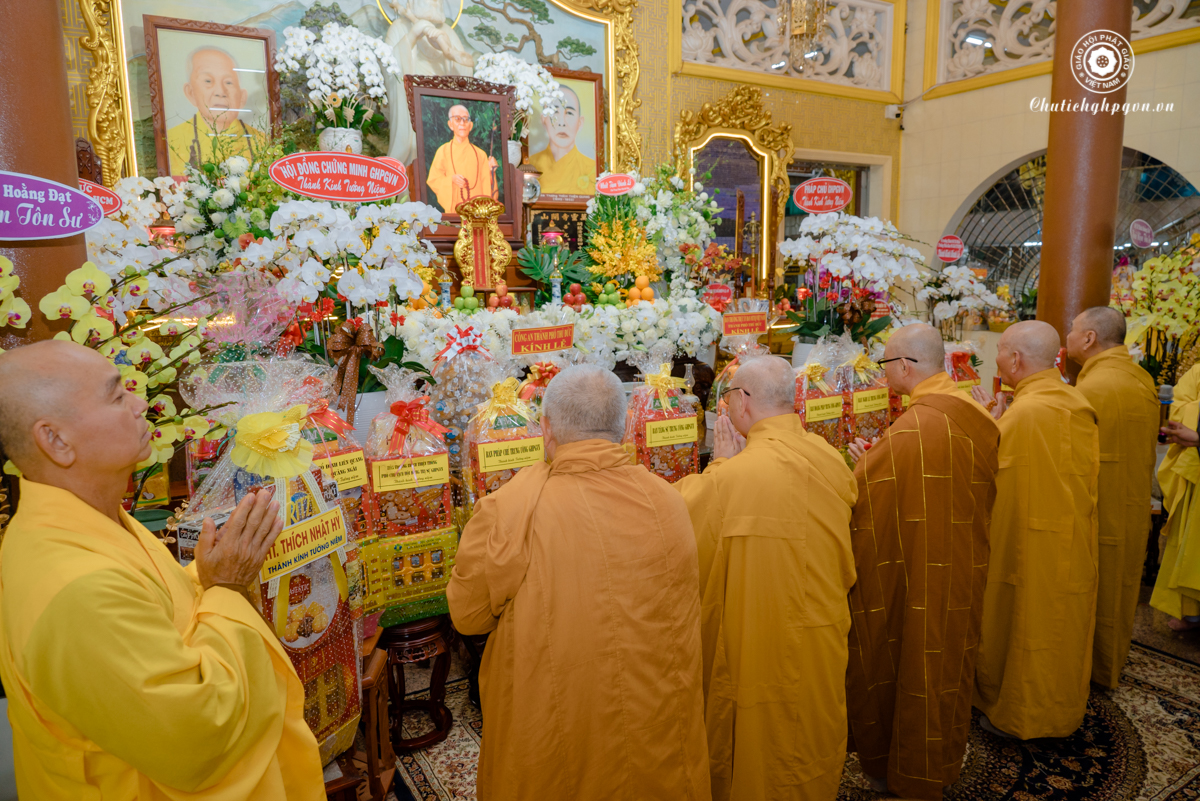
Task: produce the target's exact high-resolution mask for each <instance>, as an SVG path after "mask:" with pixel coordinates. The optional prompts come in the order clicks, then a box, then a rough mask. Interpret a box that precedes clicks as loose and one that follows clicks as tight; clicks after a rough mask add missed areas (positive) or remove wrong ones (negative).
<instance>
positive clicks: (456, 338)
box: [433, 325, 492, 365]
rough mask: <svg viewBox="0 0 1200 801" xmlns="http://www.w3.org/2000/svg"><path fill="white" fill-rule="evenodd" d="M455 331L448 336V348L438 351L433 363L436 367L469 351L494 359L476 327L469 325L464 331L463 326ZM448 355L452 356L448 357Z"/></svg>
mask: <svg viewBox="0 0 1200 801" xmlns="http://www.w3.org/2000/svg"><path fill="white" fill-rule="evenodd" d="M454 329H455V330H453V331H451V332H450V333H449V334H446V347H444V348H442V349H441V350H440V351H438V354H437V356H435V357H434V359H433V363H434V364H435V365H437V364H441V362H442V361H443V360H444V359H452V358H454V357H455V356H457V355H458V354H460V353H465V352H466V351H469V350H473V351H476V352H478V353H482V354H483V355H484V356H486V357H487V358H488V359H491V358H492V354H490V353H488V352H487V349H485V348H484V347H483V335H482V334H480V333H479V332H478V331H476V330H475V326H471V325H469V326H467V327H466V328H465V329H464V328H463V327H462V326H458V325H456V326H454ZM447 353H449V354H450V355H449V356H447V355H446V354H447Z"/></svg>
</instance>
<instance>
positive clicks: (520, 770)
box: [446, 439, 709, 801]
mask: <svg viewBox="0 0 1200 801" xmlns="http://www.w3.org/2000/svg"><path fill="white" fill-rule="evenodd" d="M696 582H697V578H696V542H695V539H694V538H693V536H692V529H691V524H690V523H689V522H688V518H687V509H686V508H685V507H684V504H683V501H682V500H681V499H680V497H679V494H678V493H676V492H675V490H674V489H672V488H671V486H670V485H669V484H667V482H665V481H663V480H662V479H661V478H659V477H657V476H655V475H653V474H652V473H650V472H649V471H647V470H646V468H644V467H642V466H641V465H633V464H630V463H629V453H628V452H627V451H625V449H624V448H622V447H621V446H620V445H617V444H614V443H612V442H608V441H606V440H598V439H592V440H583V441H581V442H572V443H569V444H566V445H560V446H558V449H557V450H556V452H555V455H554V461H553V462H552V463H551V464H549V465H547V464H545V463H544V462H543V463H539V464H535V465H530V466H529V467H525V468H522V469H521V471H520V472H519V473H517V475H516V476H515V477H514V478H513V479H512V480H511V481H510V482H508V483H507V484H505V485H504V486H503V487H501V488H500V489H499V490H497V491H496V492H493V493H492V494H491V495H488V496H486V497H485V498H484V499H483V500H481V501H480V502H479V503H478V504H477V505H476V507H475V513H474V516H473V517H472V518H471V520H470V522H469V523H468V524H467V526H466V528H465V529H464V530H463V534H462V540H461V543H460V544H459V548H458V555H457V556H456V557H455V565H454V571H453V573H452V574H451V578H450V586H449V587H448V588H447V591H446V596H447V599H448V600H449V602H450V615H451V617H452V618H453V620H454V625H455V627H456V628H457V629H458V630H459V631H461V632H463V633H464V634H482V633H485V632H491V637H489V638H488V643H487V649H486V650H485V651H484V655H483V664H482V665H481V667H480V670H479V694H480V699H481V702H482V707H483V745H482V748H481V750H480V754H479V773H478V779H477V784H476V787H477V792H478V797H479V799H480V801H495V799H513V800H514V801H517V800H518V799H520V800H521V801H525V799H530V800H533V799H539V800H540V799H545V801H551V800H552V799H563V801H566V800H567V799H570V800H571V801H591V800H592V799H595V801H641V800H642V799H651V798H655V799H658V798H661V799H672V801H675V800H676V799H677V800H678V801H708V799H709V788H708V759H707V757H708V752H707V749H706V748H705V743H704V698H703V695H702V694H701V677H700V596H699V593H698V592H697V590H696Z"/></svg>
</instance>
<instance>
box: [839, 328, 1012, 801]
mask: <svg viewBox="0 0 1200 801" xmlns="http://www.w3.org/2000/svg"><path fill="white" fill-rule="evenodd" d="M944 356H945V351H944V349H943V346H942V336H941V334H939V333H938V332H937V330H935V329H934V328H933V327H931V326H928V325H925V324H923V323H921V324H917V325H909V326H905V327H903V328H901V329H899V330H898V331H896V332H895V333H894V334H893V335H892V336H891V338H890V339H888V342H887V347H886V350H885V351H884V358H883V359H882V360H881V363H882V364H883V365H884V370H886V372H887V380H888V386H890V387H891V388H892V389H893V390H895V391H896V392H898V393H901V394H903V395H908V396H909V398H910V402H909V407H908V411H906V412H905V413H904V414H903V415H901V416H900V418H899V419H898V420H896V422H895V423H893V424H892V426H891V428H889V429H888V431H887V432H886V433H885V434H884V435H883V436H882V437H881V438H880V440H879V442H877V443H876V444H874V445H873V446H870V447H869V449H867V450H865V452H864V451H863V449H862V447H861V445H860V446H859V447H857V448H853V449H852V452H855V453H856V454H858V460H857V464H856V465H855V468H854V477H855V479H857V481H858V503H857V504H855V506H854V517H853V518H852V520H851V523H850V537H851V541H852V542H853V545H854V564H855V568H856V570H857V573H858V581H857V582H855V584H854V589H852V590H851V591H850V612H851V614H852V616H853V624H852V625H851V628H850V665H849V670H848V671H847V674H846V698H847V701H848V704H849V714H850V732H851V734H852V735H853V737H854V745H855V747H856V748H857V750H858V761H859V762H860V763H861V765H862V768H863V772H864V773H866V775H867V777H868V779H869V780H870V781H871V784H872V786H873V787H874V788H875V789H876V790H879V791H886V790H890V791H891V792H893V793H895V794H897V795H899V796H901V797H903V798H922V799H930V800H931V801H938V799H941V797H942V788H943V787H947V786H949V785H951V784H953V783H954V782H956V781H957V780H958V776H959V771H960V769H961V768H962V760H963V754H964V753H965V752H966V748H967V733H968V731H969V730H970V727H971V693H972V690H973V688H974V686H975V656H976V652H977V649H978V646H979V627H980V620H981V618H982V617H983V590H984V587H985V586H986V584H987V564H988V524H989V520H990V517H991V512H992V502H993V501H994V500H995V497H996V470H997V462H996V453H997V451H996V449H997V445H998V444H999V441H1000V431H999V429H997V428H996V423H995V421H994V420H993V419H992V417H991V415H989V414H988V413H987V412H986V411H984V409H983V408H982V407H981V406H980V405H979V404H978V403H977V402H976V401H975V400H974V399H973V398H971V397H970V396H968V395H967V393H965V392H963V391H962V390H960V389H959V388H958V386H957V385H956V384H955V382H954V380H953V379H952V378H951V377H950V376H949V375H948V374H947V373H946V369H945V358H944Z"/></svg>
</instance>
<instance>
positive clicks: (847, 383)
mask: <svg viewBox="0 0 1200 801" xmlns="http://www.w3.org/2000/svg"><path fill="white" fill-rule="evenodd" d="M855 349H856V352H855V353H854V356H853V357H852V358H849V359H847V360H846V361H845V362H844V363H843V364H842V365H841V366H840V367H839V368H838V381H839V385H840V386H841V387H842V389H843V397H844V398H845V401H846V402H845V405H844V406H843V407H842V408H843V411H844V414H843V420H844V421H845V426H846V442H847V443H850V442H853V441H854V440H855V439H865V440H866V441H868V442H873V441H875V440H876V439H878V438H879V437H881V436H883V434H884V432H886V431H887V428H888V425H889V424H890V423H891V415H892V412H891V408H890V403H889V400H888V385H887V378H886V377H885V376H884V372H883V368H882V367H881V366H880V365H879V364H877V363H875V362H873V361H871V359H870V357H869V356H867V354H866V351H864V350H863V349H862V348H861V347H857V346H855Z"/></svg>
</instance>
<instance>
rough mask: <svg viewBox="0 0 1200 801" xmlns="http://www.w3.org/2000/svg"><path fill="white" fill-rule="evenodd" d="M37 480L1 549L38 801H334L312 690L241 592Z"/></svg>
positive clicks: (0, 591) (31, 787)
mask: <svg viewBox="0 0 1200 801" xmlns="http://www.w3.org/2000/svg"><path fill="white" fill-rule="evenodd" d="M121 520H122V524H123V527H122V526H120V525H117V524H116V523H115V522H113V521H112V520H110V519H109V518H107V517H105V516H104V515H102V514H100V513H99V512H97V511H96V510H95V509H93V508H91V507H90V506H88V505H87V504H85V503H84V502H83V501H81V500H79V499H78V498H77V497H75V496H74V495H72V494H71V493H70V492H67V491H66V490H62V489H58V488H56V487H50V486H47V485H44V484H37V483H34V482H32V481H27V480H24V479H23V480H22V481H21V502H20V507H19V509H18V511H17V514H16V515H15V516H14V517H13V520H12V523H11V525H10V526H9V528H8V532H7V534H6V535H5V537H4V547H3V550H0V677H2V678H3V680H4V688H5V690H6V691H7V693H8V718H9V721H10V722H11V723H12V727H13V749H14V756H15V759H16V774H17V792H18V793H19V794H20V796H21V798H22V799H29V801H34V800H35V799H36V801H82V800H83V799H87V800H88V801H93V800H95V801H99V799H104V800H105V801H110V800H111V801H118V799H139V801H159V800H160V799H163V800H165V799H171V801H182V799H206V801H248V800H249V799H253V801H284V799H287V801H296V800H297V799H301V800H311V801H318V799H324V798H325V787H324V781H323V779H322V775H321V763H320V760H319V758H318V756H317V742H316V739H315V738H314V737H313V735H312V732H311V731H310V730H309V728H308V725H307V724H306V723H305V722H304V688H303V687H302V686H301V685H300V680H299V679H298V678H296V671H295V670H294V669H293V668H292V663H291V662H290V661H289V660H288V658H287V655H286V654H285V653H284V652H283V648H282V647H281V646H280V644H279V640H278V638H277V637H276V636H275V634H274V633H273V632H272V631H271V630H270V628H268V627H267V624H266V623H264V622H263V619H262V618H261V617H260V616H259V614H258V612H256V611H255V610H254V608H253V607H252V606H251V605H250V603H249V602H248V601H246V600H245V599H244V598H242V597H241V596H240V595H239V594H238V593H236V592H234V591H233V590H229V589H224V588H221V587H214V588H211V589H208V590H203V589H202V588H201V587H200V583H199V582H198V581H197V579H196V575H195V571H194V569H188V570H184V569H183V568H182V567H180V566H179V563H178V562H176V561H175V559H174V558H173V557H172V556H171V553H170V552H169V551H168V550H167V549H166V547H165V546H164V545H163V544H162V543H161V542H159V541H158V539H157V538H155V537H154V536H153V535H152V534H150V533H149V532H148V531H146V529H145V528H143V527H142V526H141V524H139V523H137V522H136V521H134V520H133V518H131V517H129V516H127V515H125V514H124V513H122V514H121Z"/></svg>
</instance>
